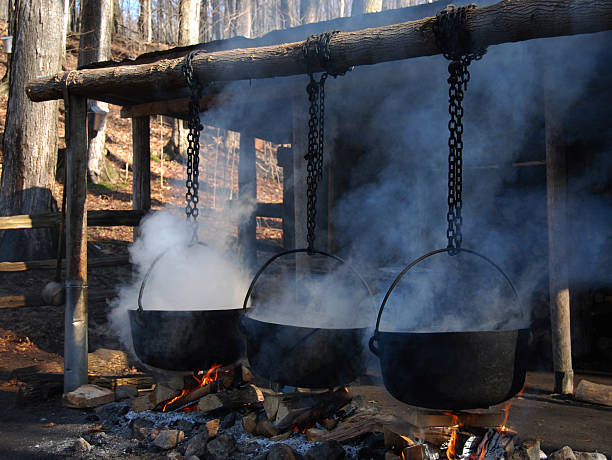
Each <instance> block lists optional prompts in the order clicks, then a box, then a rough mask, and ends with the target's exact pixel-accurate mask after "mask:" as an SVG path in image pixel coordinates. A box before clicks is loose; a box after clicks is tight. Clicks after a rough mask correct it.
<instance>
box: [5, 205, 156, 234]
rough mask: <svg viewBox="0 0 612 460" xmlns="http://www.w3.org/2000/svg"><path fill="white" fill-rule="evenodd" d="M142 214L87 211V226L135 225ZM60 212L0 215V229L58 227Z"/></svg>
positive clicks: (121, 211) (134, 212) (102, 210)
mask: <svg viewBox="0 0 612 460" xmlns="http://www.w3.org/2000/svg"><path fill="white" fill-rule="evenodd" d="M143 216H144V212H143V211H130V210H126V209H116V210H113V209H101V210H98V211H88V212H87V226H88V227H120V226H124V225H125V226H127V227H136V226H138V223H139V222H140V220H141V219H142V217H143ZM61 219H62V213H61V212H47V213H44V214H19V215H16V216H6V217H0V230H17V229H24V228H55V227H59V224H60V221H61Z"/></svg>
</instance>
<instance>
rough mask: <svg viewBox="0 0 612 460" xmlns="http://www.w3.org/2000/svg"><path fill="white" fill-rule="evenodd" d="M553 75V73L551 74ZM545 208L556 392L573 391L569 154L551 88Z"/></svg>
mask: <svg viewBox="0 0 612 460" xmlns="http://www.w3.org/2000/svg"><path fill="white" fill-rule="evenodd" d="M551 78H552V77H551ZM544 105H545V123H544V124H545V136H546V208H547V217H548V286H549V299H550V300H549V304H550V327H551V338H552V358H553V368H554V371H555V373H554V375H555V383H554V392H555V393H560V394H566V395H571V394H572V393H573V392H574V371H573V369H572V337H571V325H570V322H571V314H570V291H569V274H568V262H569V258H568V255H569V253H568V244H569V241H568V238H567V237H568V234H567V229H568V226H567V158H566V156H567V155H566V150H567V147H566V145H565V144H566V142H565V139H564V136H563V117H564V112H563V108H562V107H560V106H559V105H558V103H557V98H555V95H554V94H552V91H550V90H549V91H546V93H545V104H544Z"/></svg>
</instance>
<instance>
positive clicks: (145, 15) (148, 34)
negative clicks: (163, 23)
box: [138, 0, 153, 42]
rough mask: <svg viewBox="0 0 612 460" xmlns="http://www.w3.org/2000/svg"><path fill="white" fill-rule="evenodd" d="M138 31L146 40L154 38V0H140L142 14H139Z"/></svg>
mask: <svg viewBox="0 0 612 460" xmlns="http://www.w3.org/2000/svg"><path fill="white" fill-rule="evenodd" d="M138 31H139V32H140V36H141V37H142V39H143V40H144V41H146V42H150V41H151V40H153V1H152V0H140V14H139V15H138Z"/></svg>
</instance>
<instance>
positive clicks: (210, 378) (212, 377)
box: [193, 364, 221, 387]
mask: <svg viewBox="0 0 612 460" xmlns="http://www.w3.org/2000/svg"><path fill="white" fill-rule="evenodd" d="M220 367H221V364H213V365H212V367H211V368H210V369H208V372H206V374H204V377H202V378H201V379H200V378H198V377H197V376H196V375H194V376H193V378H194V379H196V380H197V382H198V384H199V386H200V387H203V386H204V385H208V384H209V383H212V382H216V381H217V380H218V379H219V372H218V371H215V369H219V368H220ZM213 371H214V374H213Z"/></svg>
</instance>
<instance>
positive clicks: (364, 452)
mask: <svg viewBox="0 0 612 460" xmlns="http://www.w3.org/2000/svg"><path fill="white" fill-rule="evenodd" d="M357 460H385V451H384V450H380V449H374V448H372V447H368V446H366V447H362V448H361V449H359V451H358V452H357Z"/></svg>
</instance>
